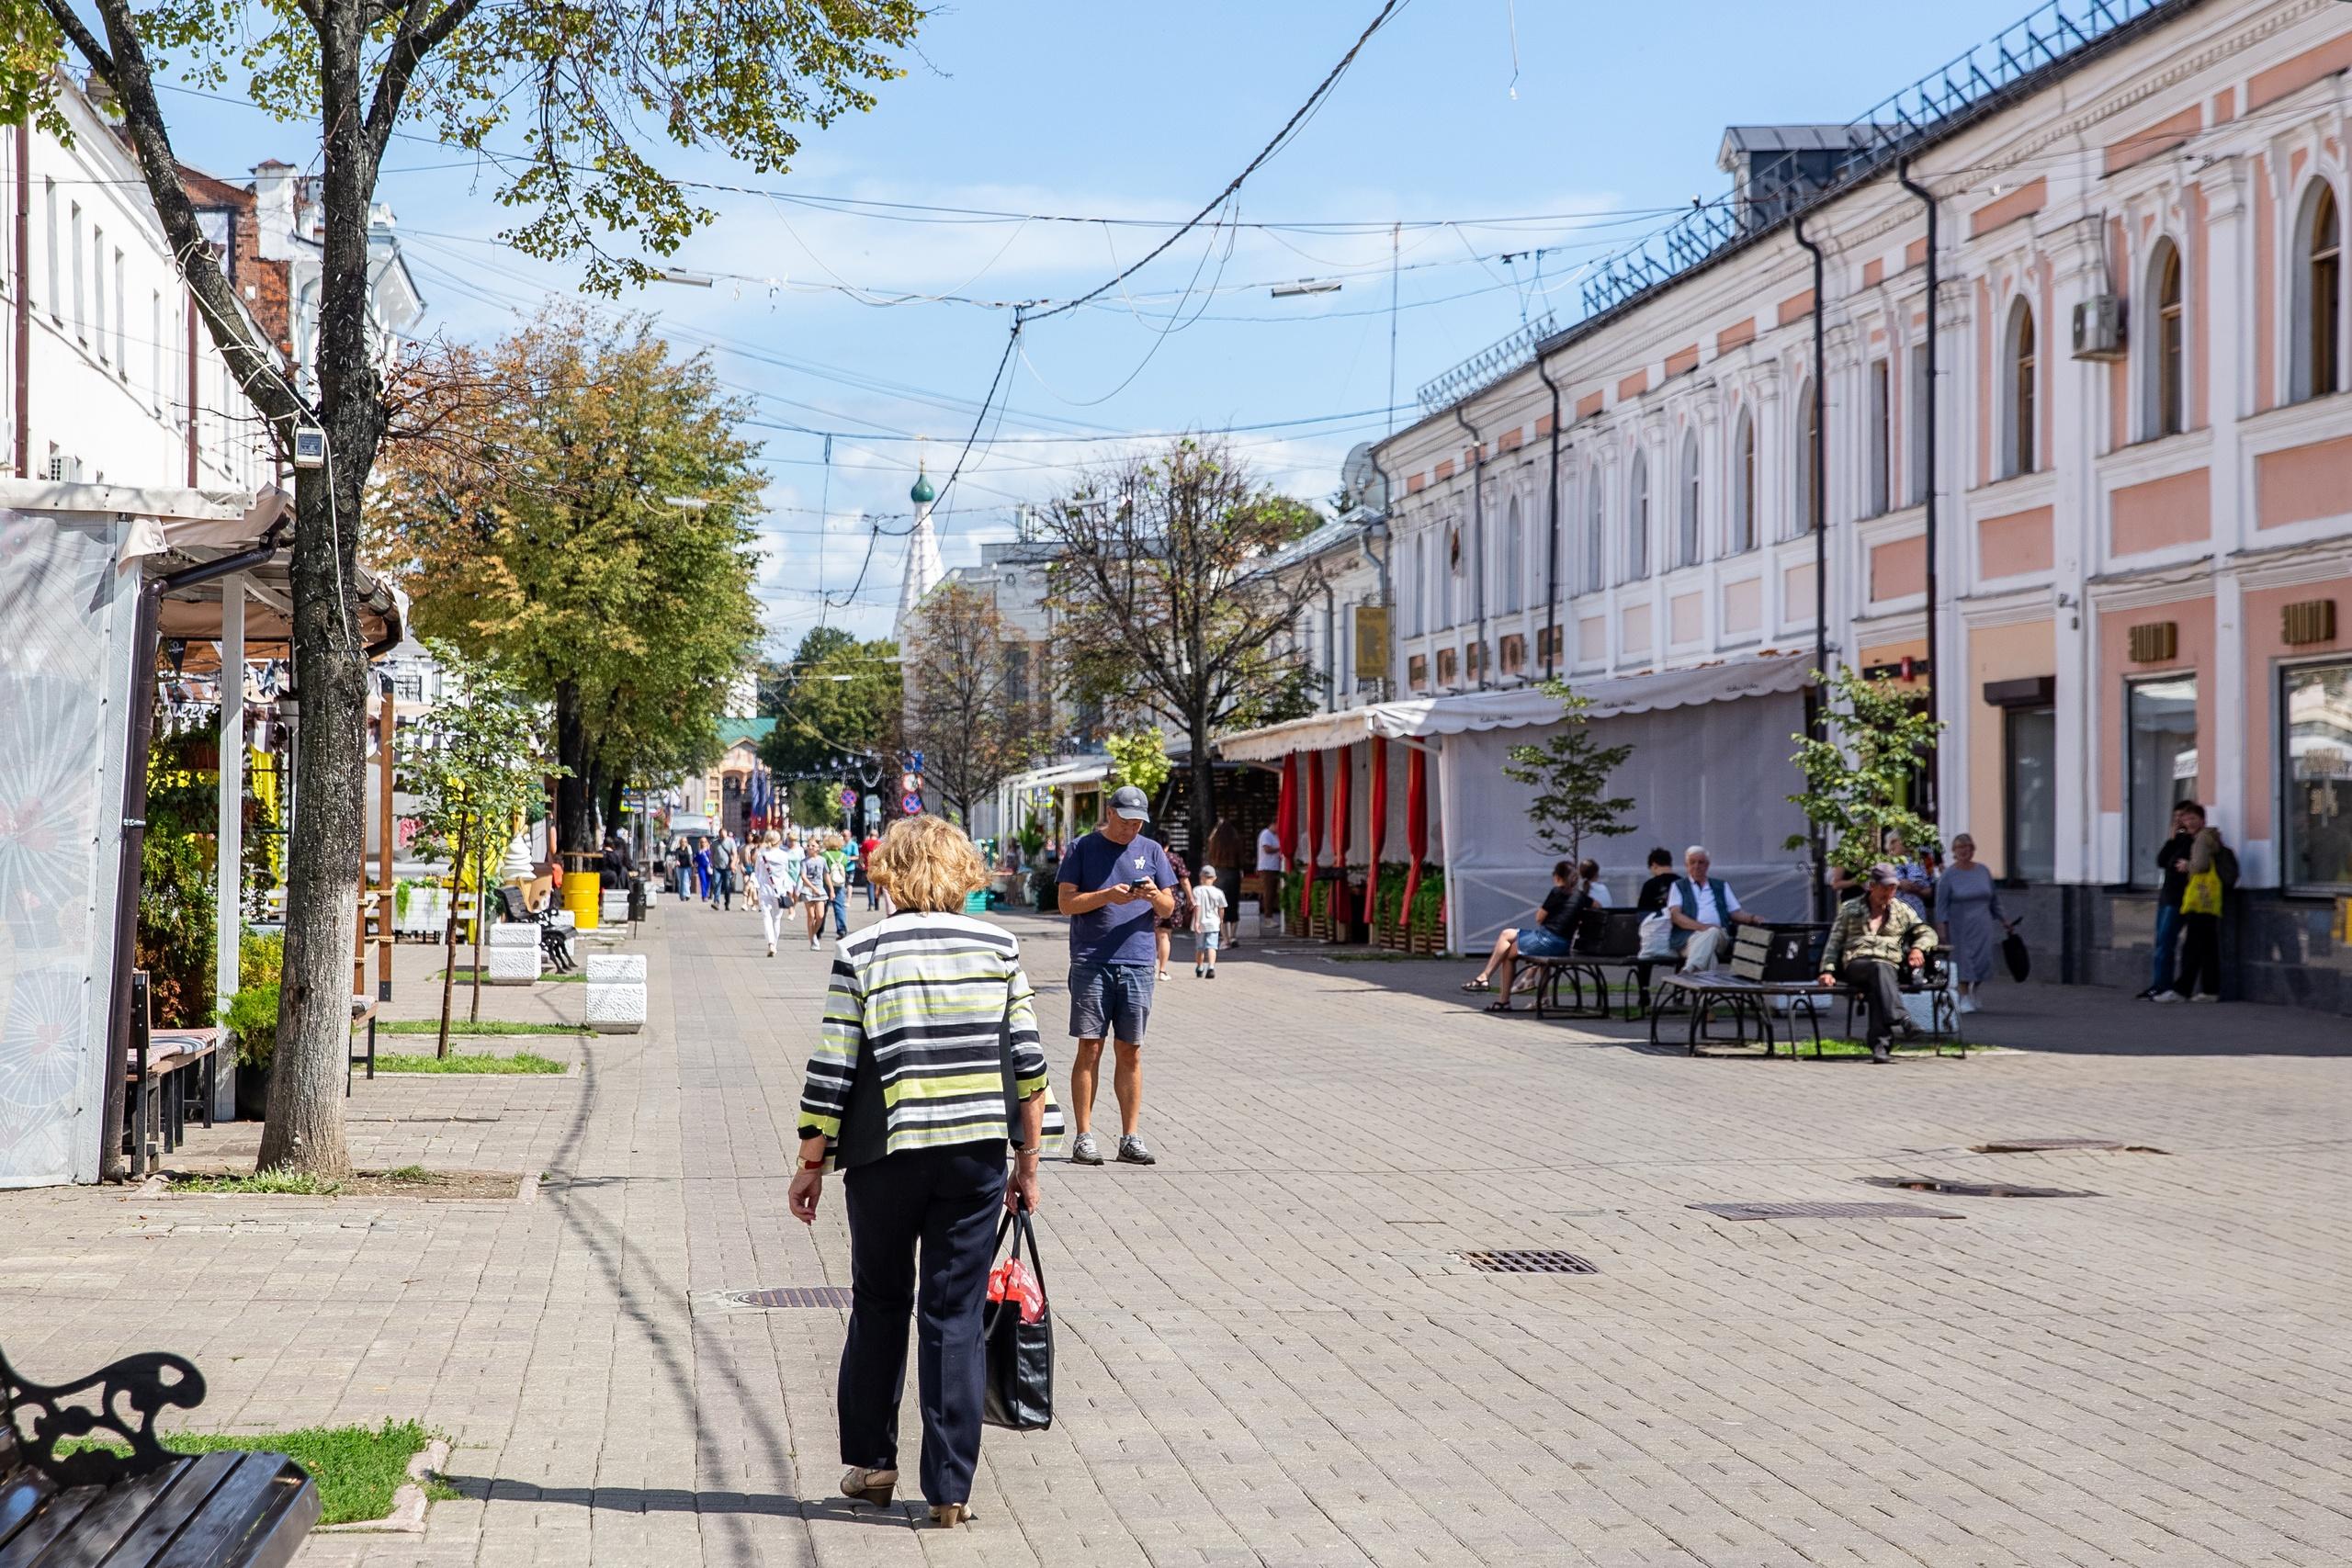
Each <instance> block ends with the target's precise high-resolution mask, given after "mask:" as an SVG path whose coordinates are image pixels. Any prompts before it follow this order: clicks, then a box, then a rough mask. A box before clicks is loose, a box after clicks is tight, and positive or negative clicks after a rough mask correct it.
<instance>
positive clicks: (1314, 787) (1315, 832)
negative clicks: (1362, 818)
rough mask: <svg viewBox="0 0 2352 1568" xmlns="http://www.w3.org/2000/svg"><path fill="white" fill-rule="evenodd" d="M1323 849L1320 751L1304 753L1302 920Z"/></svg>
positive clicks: (1312, 893) (1308, 907)
mask: <svg viewBox="0 0 2352 1568" xmlns="http://www.w3.org/2000/svg"><path fill="white" fill-rule="evenodd" d="M1322 852H1323V753H1322V752H1320V751H1309V752H1308V753H1307V754H1306V855H1305V856H1304V857H1303V858H1304V860H1305V862H1306V881H1305V882H1303V883H1301V884H1300V885H1299V895H1298V914H1299V918H1300V919H1306V917H1307V915H1308V914H1309V913H1311V912H1312V911H1313V909H1314V908H1315V906H1314V905H1313V903H1312V902H1310V900H1311V899H1312V898H1313V897H1314V896H1315V862H1316V859H1317V857H1318V856H1319V855H1321V854H1322Z"/></svg>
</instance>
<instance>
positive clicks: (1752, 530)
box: [1729, 409, 1756, 555]
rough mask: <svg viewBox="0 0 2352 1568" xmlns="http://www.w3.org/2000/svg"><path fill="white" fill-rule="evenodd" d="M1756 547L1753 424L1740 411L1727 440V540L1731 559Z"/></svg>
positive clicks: (1754, 429) (1754, 427)
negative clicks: (1728, 441) (1729, 494)
mask: <svg viewBox="0 0 2352 1568" xmlns="http://www.w3.org/2000/svg"><path fill="white" fill-rule="evenodd" d="M1755 547H1756V421H1755V420H1754V419H1752V418H1750V417H1749V416H1748V413H1747V410H1745V409H1742V410H1741V411H1740V415H1739V423H1738V425H1737V427H1736V429H1735V430H1734V431H1733V433H1732V438H1731V538H1730V540H1729V548H1730V550H1731V553H1732V554H1733V555H1737V554H1739V552H1740V551H1742V550H1752V549H1754V548H1755Z"/></svg>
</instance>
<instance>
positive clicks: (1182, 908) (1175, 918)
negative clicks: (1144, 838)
mask: <svg viewBox="0 0 2352 1568" xmlns="http://www.w3.org/2000/svg"><path fill="white" fill-rule="evenodd" d="M1159 848H1160V852H1162V853H1163V854H1165V855H1167V857H1168V863H1169V865H1170V868H1171V869H1173V870H1174V872H1175V874H1176V880H1175V881H1174V882H1173V883H1171V884H1170V886H1171V887H1172V888H1173V889H1174V891H1175V894H1176V907H1175V908H1173V909H1171V910H1170V911H1169V912H1168V913H1167V914H1165V915H1162V916H1160V917H1159V919H1156V920H1154V921H1153V922H1152V931H1151V945H1152V950H1153V951H1154V952H1155V953H1158V954H1159V978H1161V979H1163V980H1165V979H1166V978H1168V953H1169V950H1170V948H1171V947H1172V946H1173V945H1174V943H1175V940H1176V933H1177V932H1178V931H1190V930H1192V929H1193V872H1192V867H1190V866H1188V865H1186V864H1185V863H1184V857H1183V856H1182V855H1181V854H1178V853H1177V852H1175V851H1174V850H1171V849H1170V848H1169V847H1168V846H1167V845H1166V844H1161V845H1160V846H1159Z"/></svg>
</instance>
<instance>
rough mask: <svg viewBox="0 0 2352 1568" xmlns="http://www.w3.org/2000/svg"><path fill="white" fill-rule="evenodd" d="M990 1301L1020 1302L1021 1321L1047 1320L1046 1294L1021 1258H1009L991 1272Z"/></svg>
mask: <svg viewBox="0 0 2352 1568" xmlns="http://www.w3.org/2000/svg"><path fill="white" fill-rule="evenodd" d="M989 1300H990V1301H992V1302H1019V1303H1021V1321H1022V1322H1023V1323H1043V1322H1044V1321H1045V1320H1046V1292H1045V1290H1044V1288H1043V1287H1042V1286H1040V1285H1039V1284H1038V1283H1037V1276H1036V1275H1035V1274H1034V1273H1032V1272H1030V1269H1029V1266H1028V1265H1027V1264H1026V1263H1023V1262H1022V1261H1021V1259H1020V1258H1006V1259H1005V1260H1004V1261H1003V1262H1001V1263H1000V1264H998V1265H997V1266H996V1267H995V1268H994V1269H990V1270H989Z"/></svg>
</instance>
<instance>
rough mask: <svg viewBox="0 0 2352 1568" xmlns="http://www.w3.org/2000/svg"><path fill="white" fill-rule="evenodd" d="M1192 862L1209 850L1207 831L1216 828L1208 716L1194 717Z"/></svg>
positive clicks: (1197, 860) (1201, 714)
mask: <svg viewBox="0 0 2352 1568" xmlns="http://www.w3.org/2000/svg"><path fill="white" fill-rule="evenodd" d="M1191 739H1192V744H1193V758H1192V762H1193V801H1192V805H1193V865H1194V866H1196V867H1197V866H1198V865H1200V863H1201V862H1202V857H1203V856H1204V855H1206V854H1207V853H1208V842H1209V834H1210V832H1211V831H1213V830H1214V829H1216V759H1215V758H1213V757H1211V756H1210V755H1209V719H1208V715H1207V714H1205V713H1200V714H1195V715H1194V716H1193V732H1192V736H1191Z"/></svg>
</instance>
